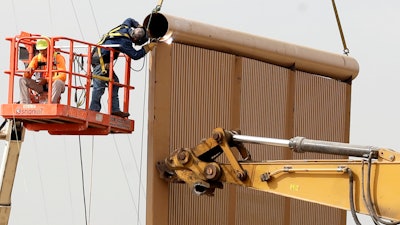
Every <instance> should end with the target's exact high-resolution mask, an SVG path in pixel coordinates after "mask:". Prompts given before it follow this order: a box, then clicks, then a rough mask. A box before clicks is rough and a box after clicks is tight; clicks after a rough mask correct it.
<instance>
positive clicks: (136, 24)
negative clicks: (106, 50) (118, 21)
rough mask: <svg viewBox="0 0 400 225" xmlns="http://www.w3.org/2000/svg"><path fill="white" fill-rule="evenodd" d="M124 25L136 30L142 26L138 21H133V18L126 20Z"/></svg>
mask: <svg viewBox="0 0 400 225" xmlns="http://www.w3.org/2000/svg"><path fill="white" fill-rule="evenodd" d="M122 24H125V25H127V26H128V27H134V28H136V27H139V26H140V24H139V22H138V21H136V20H134V19H132V18H128V19H126V20H125V21H124V22H123V23H122Z"/></svg>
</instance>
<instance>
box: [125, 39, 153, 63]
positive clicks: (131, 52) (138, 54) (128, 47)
mask: <svg viewBox="0 0 400 225" xmlns="http://www.w3.org/2000/svg"><path fill="white" fill-rule="evenodd" d="M120 44H121V47H119V50H120V51H121V52H122V53H124V54H126V55H128V56H129V57H130V58H131V59H134V60H138V59H141V58H143V57H144V56H145V55H146V53H147V52H146V50H145V49H144V48H141V49H139V50H136V49H135V48H133V47H132V42H131V41H129V40H128V39H126V38H121V43H120Z"/></svg>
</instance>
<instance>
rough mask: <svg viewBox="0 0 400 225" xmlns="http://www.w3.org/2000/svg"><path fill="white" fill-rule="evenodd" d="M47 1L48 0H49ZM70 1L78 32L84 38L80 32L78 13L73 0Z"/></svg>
mask: <svg viewBox="0 0 400 225" xmlns="http://www.w3.org/2000/svg"><path fill="white" fill-rule="evenodd" d="M49 1H50V0H49ZM70 1H71V5H72V9H73V10H74V16H75V20H76V22H77V23H78V28H79V32H80V33H81V36H82V39H85V38H84V35H83V32H82V28H81V24H80V23H79V19H78V14H77V13H76V9H75V5H74V1H73V0H70Z"/></svg>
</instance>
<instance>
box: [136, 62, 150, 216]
mask: <svg viewBox="0 0 400 225" xmlns="http://www.w3.org/2000/svg"><path fill="white" fill-rule="evenodd" d="M145 60H146V58H145ZM147 66H148V64H146V67H147ZM145 71H146V73H145V76H144V91H143V106H142V109H143V110H142V130H141V139H140V140H141V141H140V148H139V149H140V150H141V151H140V163H139V193H138V195H139V198H138V204H140V200H141V198H140V196H141V192H140V190H141V188H140V187H142V165H143V162H142V159H143V157H142V153H143V151H144V149H143V147H144V145H143V143H144V141H145V140H144V128H145V126H144V125H143V123H144V122H143V121H147V120H145V118H144V117H145V108H146V93H147V84H148V82H147V77H148V75H149V73H148V72H149V70H148V67H147V68H146V70H145ZM138 214H139V211H138ZM137 223H139V217H138V221H137Z"/></svg>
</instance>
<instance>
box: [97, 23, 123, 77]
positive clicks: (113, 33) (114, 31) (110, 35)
mask: <svg viewBox="0 0 400 225" xmlns="http://www.w3.org/2000/svg"><path fill="white" fill-rule="evenodd" d="M123 28H129V27H128V26H127V25H125V24H121V25H119V26H117V27H115V28H113V29H111V30H110V31H109V32H107V33H106V34H104V35H103V37H102V38H101V39H100V41H99V42H98V43H97V44H98V45H102V44H103V43H104V42H105V41H106V40H107V39H108V38H114V37H126V38H129V39H130V38H131V36H130V35H129V34H127V33H121V32H118V31H119V30H121V29H123ZM97 54H98V56H99V60H100V65H101V73H102V74H106V73H107V70H106V66H105V63H104V59H103V56H102V55H101V49H100V48H97Z"/></svg>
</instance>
